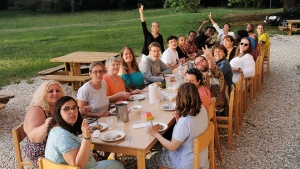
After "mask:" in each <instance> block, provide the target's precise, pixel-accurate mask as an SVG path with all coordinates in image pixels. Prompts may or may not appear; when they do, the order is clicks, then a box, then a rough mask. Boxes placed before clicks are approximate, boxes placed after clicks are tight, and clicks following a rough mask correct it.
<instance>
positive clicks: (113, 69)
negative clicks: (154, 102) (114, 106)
mask: <svg viewBox="0 0 300 169" xmlns="http://www.w3.org/2000/svg"><path fill="white" fill-rule="evenodd" d="M105 68H106V70H107V73H106V74H105V75H104V76H103V80H104V81H105V82H106V84H107V92H106V95H107V97H108V99H109V102H110V103H115V102H117V101H125V100H127V99H128V98H129V97H130V96H131V95H132V94H140V93H141V91H140V90H138V89H135V90H133V91H131V92H127V91H126V85H125V82H124V80H123V79H122V78H121V77H120V76H119V75H118V73H119V71H120V63H119V60H118V59H116V58H115V57H110V58H107V59H106V62H105Z"/></svg>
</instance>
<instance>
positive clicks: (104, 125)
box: [89, 122, 107, 131]
mask: <svg viewBox="0 0 300 169" xmlns="http://www.w3.org/2000/svg"><path fill="white" fill-rule="evenodd" d="M98 124H99V125H101V126H102V129H101V130H100V131H102V130H105V129H106V128H107V124H106V123H100V122H99V123H98ZM89 125H90V126H91V127H93V126H97V122H96V123H92V124H89Z"/></svg>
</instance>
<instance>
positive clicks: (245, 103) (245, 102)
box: [243, 86, 248, 113]
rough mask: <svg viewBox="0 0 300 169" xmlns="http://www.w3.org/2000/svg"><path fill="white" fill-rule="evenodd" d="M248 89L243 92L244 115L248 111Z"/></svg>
mask: <svg viewBox="0 0 300 169" xmlns="http://www.w3.org/2000/svg"><path fill="white" fill-rule="evenodd" d="M247 92H248V91H247V87H246V86H245V90H244V91H243V108H244V113H246V110H247Z"/></svg>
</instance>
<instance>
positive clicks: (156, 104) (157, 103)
mask: <svg viewBox="0 0 300 169" xmlns="http://www.w3.org/2000/svg"><path fill="white" fill-rule="evenodd" d="M159 101H160V100H159V99H156V100H155V108H159Z"/></svg>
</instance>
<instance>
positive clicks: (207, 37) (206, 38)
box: [195, 26, 215, 50]
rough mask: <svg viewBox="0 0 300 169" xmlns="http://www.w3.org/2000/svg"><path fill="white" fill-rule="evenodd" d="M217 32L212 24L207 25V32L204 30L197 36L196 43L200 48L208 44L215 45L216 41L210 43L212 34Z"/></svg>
mask: <svg viewBox="0 0 300 169" xmlns="http://www.w3.org/2000/svg"><path fill="white" fill-rule="evenodd" d="M214 34H215V28H214V27H212V26H207V27H206V28H205V32H202V33H201V34H200V35H199V36H197V37H196V40H195V44H196V46H197V48H198V49H200V50H201V49H202V48H204V47H205V45H207V47H211V46H213V45H214V44H215V43H212V44H211V43H210V42H211V39H212V36H214Z"/></svg>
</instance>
